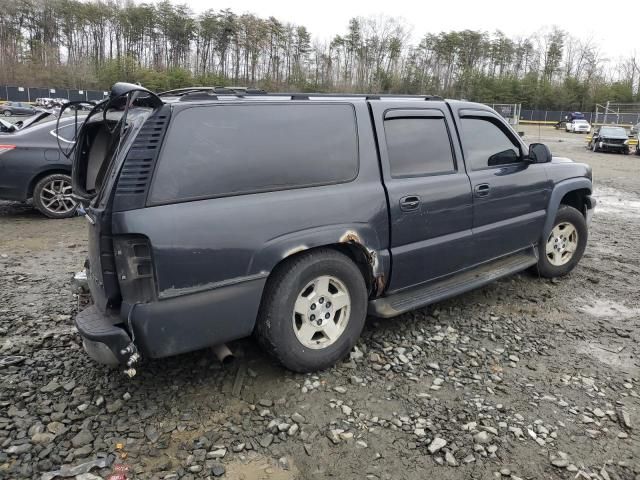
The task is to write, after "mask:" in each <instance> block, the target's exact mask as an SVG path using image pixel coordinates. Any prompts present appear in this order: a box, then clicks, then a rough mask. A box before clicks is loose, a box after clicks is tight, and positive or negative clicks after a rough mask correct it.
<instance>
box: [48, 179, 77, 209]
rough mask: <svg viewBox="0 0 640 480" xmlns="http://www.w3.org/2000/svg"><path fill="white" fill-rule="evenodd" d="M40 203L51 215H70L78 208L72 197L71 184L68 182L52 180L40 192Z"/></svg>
mask: <svg viewBox="0 0 640 480" xmlns="http://www.w3.org/2000/svg"><path fill="white" fill-rule="evenodd" d="M40 203H41V204H42V206H43V207H44V208H45V209H46V210H47V211H49V212H51V213H56V214H60V213H69V212H71V211H72V210H73V209H74V208H76V202H75V201H74V200H73V198H72V196H71V183H69V182H68V181H67V180H59V179H58V180H51V181H50V182H48V183H46V184H45V185H44V187H43V188H42V190H41V191H40Z"/></svg>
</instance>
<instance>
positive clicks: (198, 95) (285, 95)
mask: <svg viewBox="0 0 640 480" xmlns="http://www.w3.org/2000/svg"><path fill="white" fill-rule="evenodd" d="M232 89H233V90H235V91H233V92H232V91H231V90H232ZM158 95H159V96H160V98H161V100H162V101H163V102H164V103H167V104H173V105H176V104H180V103H187V102H188V104H189V105H193V104H198V105H201V104H207V103H210V102H212V103H215V102H237V101H240V102H241V101H259V102H282V101H295V102H298V101H311V102H313V101H341V102H345V101H346V102H363V101H389V102H402V101H409V102H414V101H415V102H425V101H441V102H447V103H451V104H457V106H458V107H461V108H465V107H467V108H473V109H480V110H487V111H493V109H492V108H490V107H488V106H486V105H483V104H480V103H474V102H468V101H466V100H450V99H444V98H442V97H440V96H438V95H403V94H394V93H388V94H387V93H385V94H377V93H300V92H293V93H291V92H282V93H280V92H277V93H271V92H269V93H268V92H265V91H264V90H257V89H250V88H245V87H186V88H181V89H177V90H169V91H167V92H162V93H160V94H158Z"/></svg>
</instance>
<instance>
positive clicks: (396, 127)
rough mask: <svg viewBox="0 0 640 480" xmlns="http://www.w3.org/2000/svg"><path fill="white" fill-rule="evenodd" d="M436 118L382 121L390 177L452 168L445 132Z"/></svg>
mask: <svg viewBox="0 0 640 480" xmlns="http://www.w3.org/2000/svg"><path fill="white" fill-rule="evenodd" d="M444 122H445V121H444V118H440V117H409V118H394V119H391V120H385V122H384V133H385V138H386V141H387V152H388V154H389V164H390V167H391V176H392V177H415V176H421V175H436V174H442V173H450V172H453V171H455V165H454V162H453V154H452V152H451V142H450V141H449V132H448V131H447V126H446V124H445V123H444Z"/></svg>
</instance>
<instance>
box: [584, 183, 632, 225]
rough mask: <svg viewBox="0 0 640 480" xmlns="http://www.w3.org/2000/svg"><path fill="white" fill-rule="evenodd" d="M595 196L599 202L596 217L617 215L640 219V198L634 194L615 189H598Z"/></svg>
mask: <svg viewBox="0 0 640 480" xmlns="http://www.w3.org/2000/svg"><path fill="white" fill-rule="evenodd" d="M594 196H595V198H596V200H597V201H598V205H597V206H596V211H595V216H598V215H616V216H619V217H626V218H640V198H639V197H637V196H635V195H634V194H632V193H628V192H623V191H621V190H616V189H613V188H597V189H596V191H595V193H594Z"/></svg>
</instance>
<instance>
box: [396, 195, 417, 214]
mask: <svg viewBox="0 0 640 480" xmlns="http://www.w3.org/2000/svg"><path fill="white" fill-rule="evenodd" d="M418 207H420V197H419V196H417V195H408V196H406V197H402V198H401V199H400V210H402V211H403V212H410V211H412V210H417V209H418Z"/></svg>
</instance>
